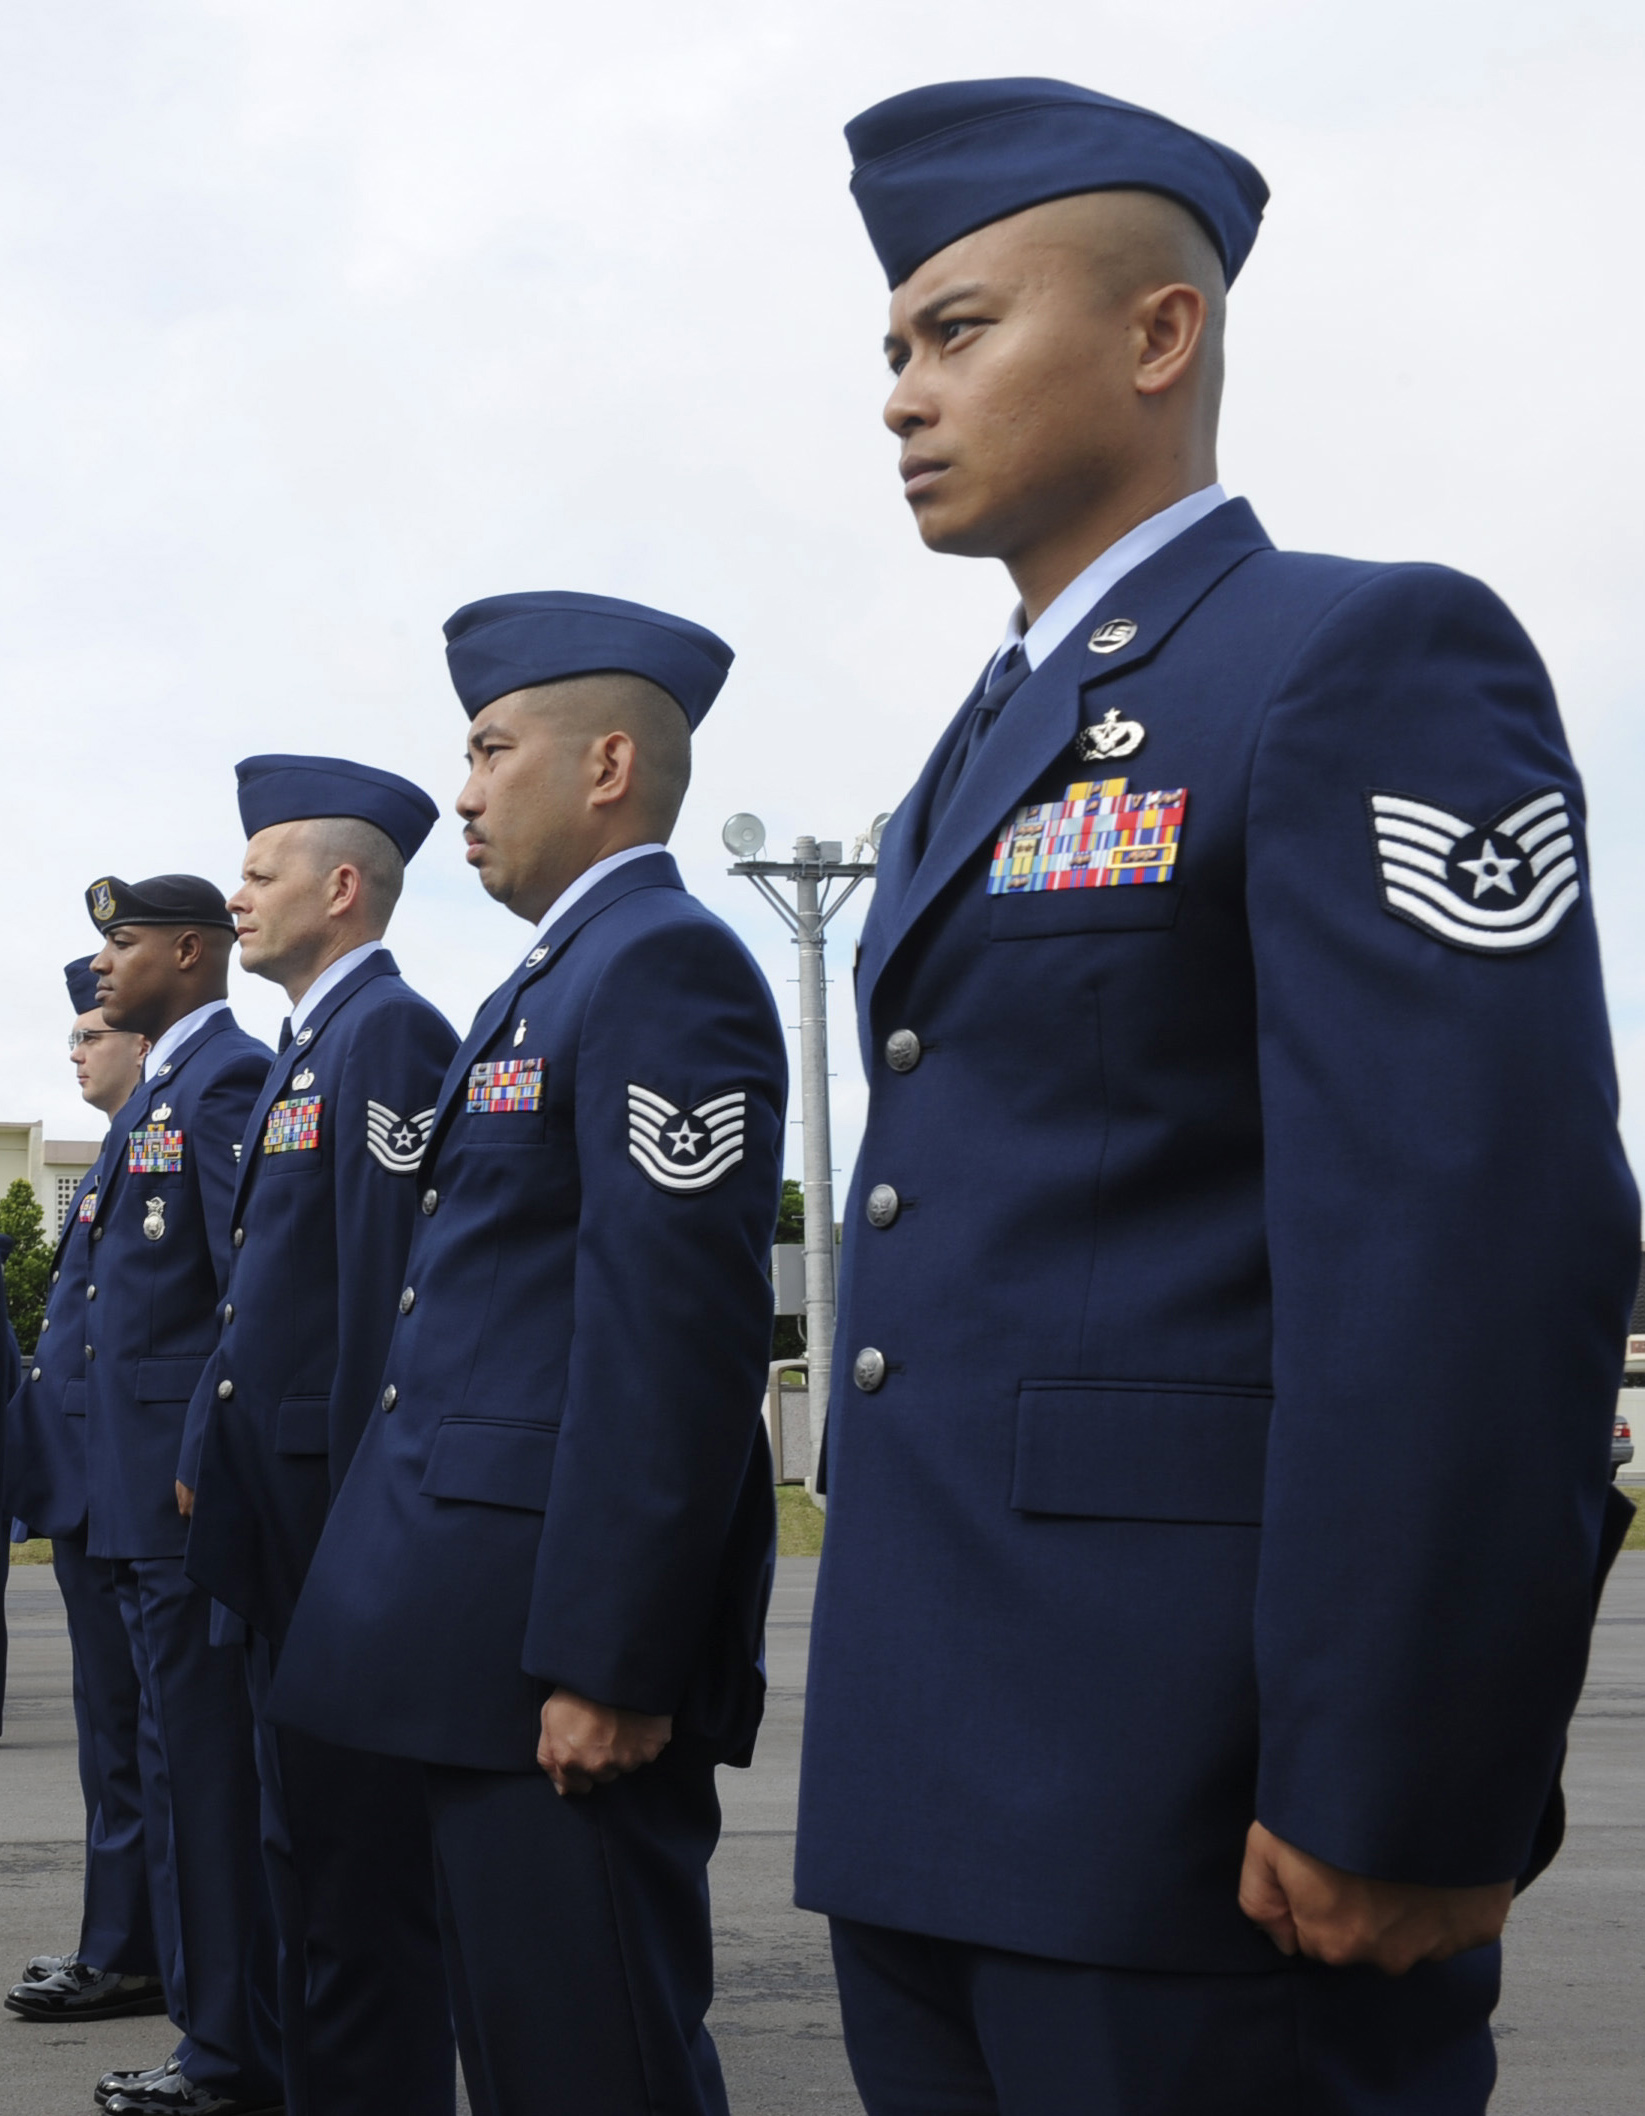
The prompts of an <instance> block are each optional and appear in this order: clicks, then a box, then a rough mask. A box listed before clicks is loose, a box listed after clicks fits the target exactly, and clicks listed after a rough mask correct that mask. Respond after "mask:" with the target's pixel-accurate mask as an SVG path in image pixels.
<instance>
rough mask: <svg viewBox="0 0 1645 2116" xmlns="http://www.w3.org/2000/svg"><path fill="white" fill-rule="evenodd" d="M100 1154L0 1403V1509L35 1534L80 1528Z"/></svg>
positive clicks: (85, 1179)
mask: <svg viewBox="0 0 1645 2116" xmlns="http://www.w3.org/2000/svg"><path fill="white" fill-rule="evenodd" d="M102 1166H103V1162H102V1157H101V1156H99V1157H98V1159H97V1161H96V1162H95V1164H94V1165H93V1166H92V1167H90V1168H88V1169H87V1171H86V1173H85V1175H84V1176H82V1177H81V1179H80V1187H79V1188H78V1190H76V1191H75V1193H74V1199H73V1202H72V1203H71V1204H70V1206H69V1209H68V1213H67V1216H66V1217H65V1219H64V1221H63V1226H62V1231H61V1232H60V1233H59V1235H58V1237H57V1247H56V1250H55V1251H54V1253H53V1255H52V1260H51V1280H50V1285H49V1289H48V1291H47V1295H46V1316H45V1321H44V1323H43V1324H42V1326H41V1330H40V1341H39V1343H38V1344H37V1345H36V1347H35V1351H34V1357H33V1358H32V1359H31V1360H30V1361H29V1362H28V1364H27V1365H26V1366H25V1367H24V1369H23V1379H22V1385H21V1386H20V1387H19V1388H18V1389H17V1390H16V1391H15V1393H14V1394H13V1396H12V1398H11V1401H10V1402H9V1403H8V1404H7V1406H6V1453H5V1464H6V1481H5V1491H4V1494H3V1495H0V1511H3V1512H4V1513H5V1514H7V1515H15V1516H16V1517H17V1519H18V1520H20V1521H26V1522H27V1523H28V1525H29V1529H30V1531H31V1533H32V1534H34V1535H37V1536H51V1537H53V1538H57V1537H63V1536H78V1537H80V1538H82V1539H84V1536H85V1533H86V1332H85V1313H86V1276H87V1264H88V1262H89V1260H90V1256H91V1239H90V1235H91V1221H92V1217H93V1215H94V1213H95V1212H96V1209H97V1180H98V1176H99V1175H100V1173H101V1171H102Z"/></svg>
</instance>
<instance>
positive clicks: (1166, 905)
mask: <svg viewBox="0 0 1645 2116" xmlns="http://www.w3.org/2000/svg"><path fill="white" fill-rule="evenodd" d="M1181 903H1182V885H1181V884H1180V883H1179V882H1133V883H1130V884H1128V885H1127V886H1126V887H1124V888H1121V889H1032V890H1025V891H1024V892H1023V894H1022V895H1020V896H991V897H990V898H989V899H988V938H989V939H990V940H1054V939H1055V938H1056V937H1057V935H1058V934H1062V933H1138V932H1143V931H1147V930H1150V929H1152V930H1153V931H1155V932H1159V931H1162V930H1163V929H1164V928H1166V927H1168V926H1174V925H1175V924H1176V922H1177V911H1178V909H1179V908H1180V906H1181Z"/></svg>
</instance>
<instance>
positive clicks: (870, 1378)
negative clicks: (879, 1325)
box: [851, 1345, 885, 1396]
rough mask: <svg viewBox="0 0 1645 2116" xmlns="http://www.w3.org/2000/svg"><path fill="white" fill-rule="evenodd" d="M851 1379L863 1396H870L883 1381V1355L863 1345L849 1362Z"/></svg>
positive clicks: (869, 1346)
mask: <svg viewBox="0 0 1645 2116" xmlns="http://www.w3.org/2000/svg"><path fill="white" fill-rule="evenodd" d="M851 1379H852V1380H853V1381H854V1382H855V1383H856V1384H857V1386H858V1388H859V1389H861V1390H862V1392H863V1394H864V1395H865V1396H872V1395H873V1393H874V1391H875V1390H876V1389H877V1388H878V1387H879V1386H880V1384H881V1382H883V1381H884V1379H885V1354H884V1353H883V1352H876V1351H875V1349H874V1347H873V1346H872V1345H864V1346H863V1348H862V1350H861V1351H860V1352H859V1353H858V1354H857V1356H856V1358H855V1359H854V1360H853V1361H852V1362H851Z"/></svg>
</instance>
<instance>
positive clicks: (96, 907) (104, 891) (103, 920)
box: [91, 881, 114, 926]
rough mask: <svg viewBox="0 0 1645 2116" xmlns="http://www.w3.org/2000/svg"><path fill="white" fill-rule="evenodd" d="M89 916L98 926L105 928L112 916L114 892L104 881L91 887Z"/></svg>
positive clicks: (94, 883)
mask: <svg viewBox="0 0 1645 2116" xmlns="http://www.w3.org/2000/svg"><path fill="white" fill-rule="evenodd" d="M91 915H92V917H93V918H94V919H96V921H97V923H98V924H99V925H100V926H106V925H107V924H108V922H109V920H110V919H111V918H113V916H114V891H113V889H112V888H111V887H110V886H109V884H108V882H106V881H102V882H93V883H92V885H91Z"/></svg>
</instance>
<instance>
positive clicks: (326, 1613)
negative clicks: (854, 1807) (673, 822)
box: [272, 853, 785, 1772]
mask: <svg viewBox="0 0 1645 2116" xmlns="http://www.w3.org/2000/svg"><path fill="white" fill-rule="evenodd" d="M784 1092H785V1070H784V1055H783V1041H782V1031H781V1028H780V1026H779V1024H778V1022H777V1019H776V1014H775V1010H774V1008H773V1006H772V1003H771V996H770V993H769V991H768V990H767V988H766V985H765V981H764V979H763V978H762V977H761V975H760V973H759V970H758V968H757V967H756V965H755V964H754V962H753V960H752V958H751V957H750V956H749V955H748V953H747V951H746V950H745V949H744V948H743V946H742V944H741V943H740V942H739V941H738V940H737V939H736V938H735V936H734V935H733V934H731V933H730V932H729V930H728V929H727V928H726V927H725V926H724V925H722V924H721V922H720V921H719V920H718V919H716V918H715V917H714V916H713V915H712V914H711V913H710V912H708V911H707V910H705V909H704V908H703V906H702V905H701V904H699V903H698V902H697V901H696V900H695V898H693V897H691V896H689V895H687V894H686V892H685V890H684V889H683V887H682V886H681V883H680V878H679V873H678V870H677V869H676V867H675V865H674V862H673V860H672V859H671V858H669V857H668V855H667V854H663V853H658V854H650V855H647V856H645V857H643V858H640V859H637V860H633V861H630V862H629V863H627V864H626V865H624V866H622V867H619V868H617V869H615V870H614V871H613V872H611V873H609V874H607V875H605V876H603V877H602V878H601V879H600V880H599V881H598V882H596V883H595V885H594V886H593V888H592V889H591V890H590V891H589V892H588V894H587V895H586V896H584V897H583V898H582V899H581V900H580V901H579V902H578V903H576V904H575V905H573V906H572V907H571V908H570V909H569V910H568V911H567V913H566V915H565V917H564V918H563V919H561V920H559V921H557V922H556V923H555V924H554V925H553V926H552V927H551V928H550V929H549V932H548V934H547V935H546V937H545V942H544V944H542V945H539V946H538V947H536V948H534V949H533V950H532V951H531V953H530V954H529V955H528V956H527V957H526V960H525V961H524V963H523V964H522V965H521V966H520V968H519V969H518V970H517V971H516V972H515V974H514V975H513V976H512V977H511V978H509V979H508V981H507V982H506V983H505V984H503V985H502V986H501V987H500V989H499V990H498V991H497V992H496V993H495V994H493V996H492V997H491V999H489V1000H488V1001H487V1002H486V1004H485V1006H484V1007H483V1008H482V1009H481V1010H480V1013H479V1016H478V1017H477V1019H476V1021H475V1024H474V1027H473V1029H472V1030H471V1032H470V1034H469V1035H468V1037H467V1039H466V1040H465V1041H464V1043H463V1045H462V1047H461V1049H460V1050H459V1051H458V1053H457V1056H456V1059H455V1061H454V1063H453V1065H452V1067H451V1070H450V1072H449V1073H448V1074H447V1076H446V1080H445V1085H444V1087H443V1089H442V1090H441V1093H440V1098H439V1103H438V1106H437V1109H436V1112H435V1116H434V1121H433V1127H432V1133H431V1136H430V1139H429V1144H428V1150H427V1154H426V1157H425V1160H424V1164H423V1169H422V1175H421V1178H420V1185H421V1195H420V1205H421V1214H420V1219H419V1224H418V1227H417V1230H416V1232H415V1234H414V1235H413V1237H412V1243H411V1252H410V1256H409V1258H408V1259H407V1263H406V1274H405V1287H404V1290H403V1292H402V1293H401V1295H400V1301H399V1314H398V1318H397V1320H396V1324H395V1329H394V1335H393V1338H392V1341H391V1343H390V1345H389V1351H388V1358H387V1362H386V1364H385V1367H384V1370H383V1376H382V1388H381V1392H380V1394H379V1396H378V1400H377V1407H376V1409H375V1410H374V1411H373V1413H372V1416H371V1421H370V1424H369V1425H368V1426H367V1428H366V1433H365V1437H364V1439H363V1440H362V1442H361V1444H360V1448H359V1451H358V1453H357V1454H356V1456H355V1460H354V1466H353V1468H352V1469H351V1470H350V1472H349V1474H348V1476H347V1478H346V1479H345V1480H344V1483H343V1488H342V1491H341V1493H340V1494H339V1496H338V1499H337V1501H336V1504H335V1505H334V1506H333V1508H332V1512H331V1518H330V1520H329V1521H328V1523H327V1525H326V1530H325V1533H324V1535H323V1536H322V1538H321V1541H320V1547H319V1550H318V1552H317V1554H316V1556H315V1560H314V1564H313V1566H312V1568H311V1570H310V1573H309V1578H308V1583H307V1586H306V1587H305V1589H304V1591H303V1594H302V1597H301V1599H300V1600H299V1602H298V1606H297V1612H296V1615H295V1617H294V1618H293V1621H292V1625H291V1629H290V1632H289V1633H288V1636H287V1640H286V1648H285V1652H284V1655H283V1657H282V1659H281V1663H280V1670H279V1674H278V1676H277V1678H276V1683H275V1690H274V1697H273V1706H272V1709H273V1712H274V1716H275V1717H276V1718H277V1719H283V1720H285V1721H287V1722H288V1723H290V1724H292V1725H295V1726H298V1727H302V1728H304V1729H306V1730H307V1731H309V1732H310V1733H314V1734H319V1735H321V1736H323V1737H325V1738H326V1739H328V1740H331V1741H338V1742H344V1743H348V1744H352V1745H354V1746H357V1747H361V1748H374V1749H379V1750H383V1751H385V1752H387V1753H389V1754H395V1755H403V1756H415V1757H420V1758H422V1759H423V1760H424V1761H425V1762H428V1763H435V1764H453V1765H465V1766H469V1767H471V1768H475V1769H478V1770H482V1771H523V1772H535V1770H536V1763H535V1751H536V1744H537V1737H538V1732H539V1711H540V1708H541V1705H542V1703H543V1700H544V1698H545V1697H546V1696H547V1694H548V1692H549V1690H550V1688H552V1687H556V1686H563V1687H565V1688H568V1689H571V1690H573V1691H576V1692H577V1693H579V1694H580V1695H582V1696H586V1697H591V1698H595V1699H598V1700H599V1701H600V1702H602V1703H606V1704H615V1705H621V1706H626V1707H628V1708H631V1709H633V1710H636V1711H642V1712H658V1713H661V1712H667V1713H672V1714H674V1715H675V1719H676V1726H677V1729H678V1731H679V1732H680V1733H686V1734H691V1735H694V1736H696V1737H697V1738H698V1740H699V1741H701V1742H703V1743H707V1744H711V1745H712V1746H713V1747H714V1748H715V1750H716V1751H717V1753H718V1754H719V1755H721V1756H722V1757H734V1756H739V1755H746V1753H747V1751H748V1749H749V1747H750V1745H751V1743H752V1740H753V1735H754V1731H755V1728H756V1726H757V1724H758V1721H759V1717H760V1712H761V1708H762V1703H763V1696H764V1678H763V1673H762V1670H761V1665H760V1656H761V1637H762V1628H763V1622H764V1611H765V1602H766V1598H767V1594H768V1591H769V1584H770V1575H771V1565H772V1547H773V1541H774V1507H773V1498H772V1489H771V1464H770V1459H769V1452H768V1450H767V1448H766V1445H765V1435H764V1428H763V1425H762V1423H761V1418H760V1397H761V1392H762V1389H763V1387H764V1378H765V1373H766V1364H767V1360H768V1357H769V1347H770V1328H771V1297H770V1285H769V1280H768V1275H767V1274H768V1266H769V1254H770V1244H771V1239H772V1233H773V1229H774V1227H775V1224H776V1210H777V1198H778V1191H779V1174H780V1167H781V1154H782V1126H783V1107H784Z"/></svg>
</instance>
